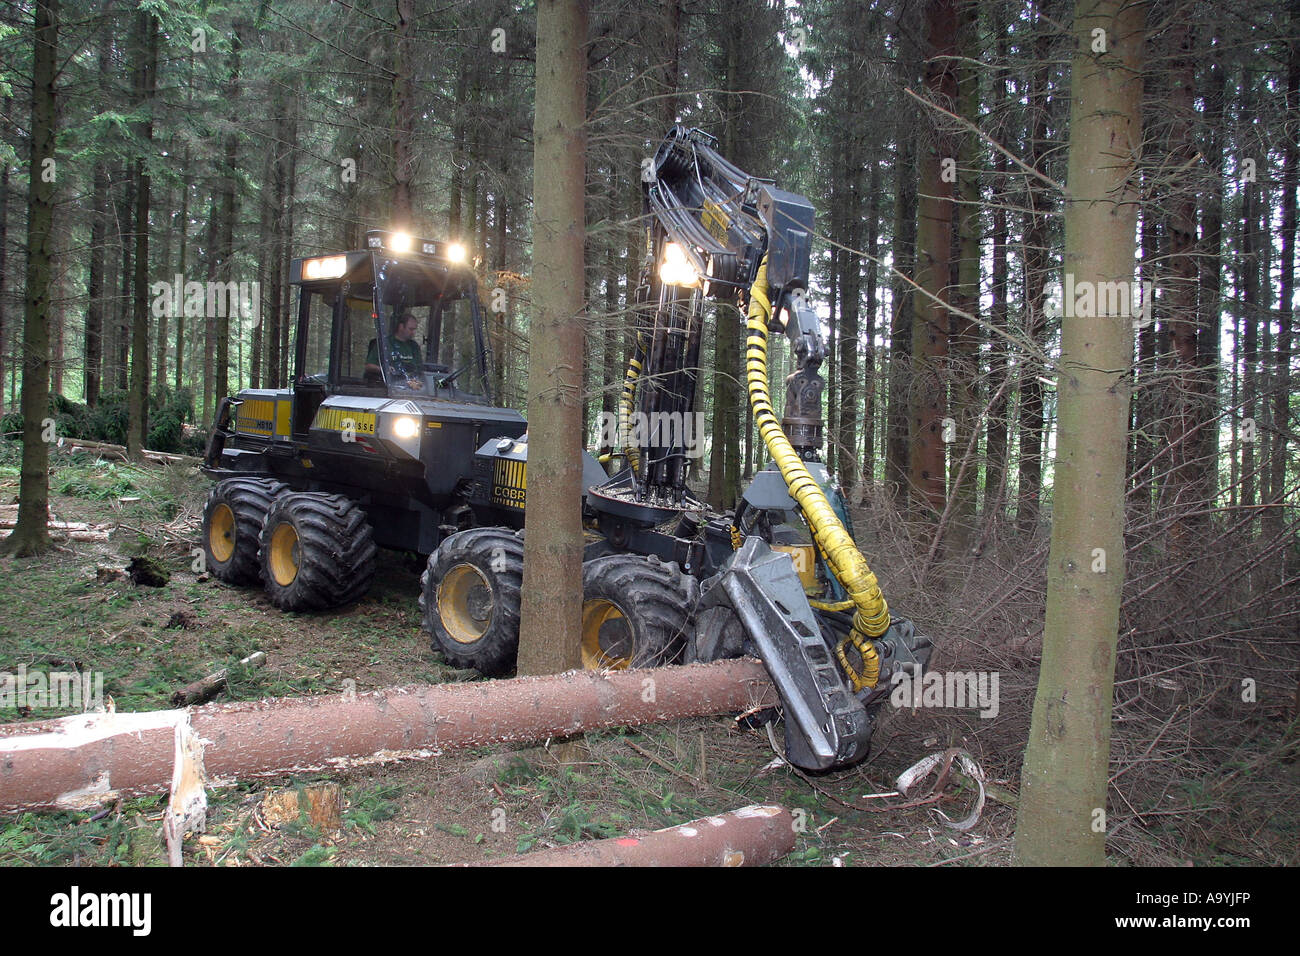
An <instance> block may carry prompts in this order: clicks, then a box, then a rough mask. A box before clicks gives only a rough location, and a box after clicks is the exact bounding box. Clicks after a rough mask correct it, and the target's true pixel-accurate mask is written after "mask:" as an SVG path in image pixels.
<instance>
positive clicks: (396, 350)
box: [366, 337, 424, 375]
mask: <svg viewBox="0 0 1300 956" xmlns="http://www.w3.org/2000/svg"><path fill="white" fill-rule="evenodd" d="M366 364H367V365H378V364H379V346H378V344H377V343H375V342H371V343H370V351H369V352H367V353H366ZM388 364H389V365H390V366H392V367H393V368H395V369H397V370H398V371H401V372H405V373H406V374H408V375H418V374H419V373H420V370H421V369H422V368H423V367H424V359H423V357H422V356H421V354H420V346H419V345H417V344H416V342H415V339H407V340H406V341H405V342H403V341H402V340H401V339H399V338H396V337H394V338H391V339H389V340H388Z"/></svg>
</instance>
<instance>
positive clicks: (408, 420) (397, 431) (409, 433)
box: [393, 415, 420, 438]
mask: <svg viewBox="0 0 1300 956" xmlns="http://www.w3.org/2000/svg"><path fill="white" fill-rule="evenodd" d="M393 434H394V435H395V436H397V437H398V438H414V437H415V436H416V435H418V434H420V422H419V420H418V419H415V418H412V417H411V416H410V415H401V416H399V417H397V418H395V419H393Z"/></svg>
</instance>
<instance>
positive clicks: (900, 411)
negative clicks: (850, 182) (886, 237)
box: [885, 128, 916, 504]
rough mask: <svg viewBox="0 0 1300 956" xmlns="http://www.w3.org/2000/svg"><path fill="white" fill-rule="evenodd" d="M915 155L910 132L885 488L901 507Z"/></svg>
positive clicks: (899, 187) (898, 205)
mask: <svg viewBox="0 0 1300 956" xmlns="http://www.w3.org/2000/svg"><path fill="white" fill-rule="evenodd" d="M915 160H916V153H915V132H914V131H913V130H912V129H910V128H908V129H905V130H904V131H903V133H902V138H901V141H900V142H899V143H898V151H897V157H896V167H895V169H894V229H893V237H894V250H893V253H894V254H893V259H894V270H895V271H896V272H897V273H898V274H897V275H895V276H894V282H893V286H894V289H893V293H894V294H893V303H892V308H893V314H892V315H891V317H890V323H889V408H888V410H887V412H886V426H887V434H886V436H885V486H886V488H888V489H889V491H890V493H891V494H893V495H895V496H897V500H898V501H899V503H900V504H901V503H905V502H906V501H907V500H908V498H909V495H908V492H907V473H908V449H909V444H910V443H909V442H908V431H909V428H908V418H907V404H908V403H907V395H908V391H909V390H910V386H911V378H912V376H911V355H912V323H913V321H914V316H913V298H914V295H913V293H912V289H911V286H909V285H908V284H907V283H906V282H904V281H903V279H902V278H901V277H902V276H907V275H911V273H912V269H913V266H914V263H915V262H916V179H915V176H916V161H915Z"/></svg>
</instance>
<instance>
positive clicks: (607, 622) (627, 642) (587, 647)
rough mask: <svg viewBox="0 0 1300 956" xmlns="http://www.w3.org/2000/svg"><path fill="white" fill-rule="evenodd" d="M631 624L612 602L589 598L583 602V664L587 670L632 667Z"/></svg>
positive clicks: (618, 669) (617, 669) (621, 610)
mask: <svg viewBox="0 0 1300 956" xmlns="http://www.w3.org/2000/svg"><path fill="white" fill-rule="evenodd" d="M632 645H633V639H632V625H631V622H629V621H628V619H627V615H626V614H624V613H623V609H622V608H620V607H619V606H618V605H617V604H615V603H614V602H613V601H607V600H605V599H604V598H592V599H591V600H590V601H586V602H584V603H583V605H582V666H583V667H585V668H586V669H587V670H589V671H596V670H615V671H621V670H626V669H627V668H629V667H631V666H632Z"/></svg>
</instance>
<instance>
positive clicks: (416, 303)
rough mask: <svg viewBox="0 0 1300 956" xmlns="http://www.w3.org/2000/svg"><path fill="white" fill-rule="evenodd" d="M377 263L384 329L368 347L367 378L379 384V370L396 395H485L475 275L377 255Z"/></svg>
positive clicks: (377, 302) (377, 315)
mask: <svg viewBox="0 0 1300 956" xmlns="http://www.w3.org/2000/svg"><path fill="white" fill-rule="evenodd" d="M375 267H376V275H375V286H374V300H373V306H374V320H375V321H376V324H377V326H378V328H377V331H378V332H379V335H378V336H377V337H376V338H375V339H374V340H373V341H372V342H371V343H370V345H369V348H368V349H367V354H366V361H365V365H366V375H367V377H368V378H370V380H371V381H372V382H375V383H376V384H378V381H377V380H378V379H379V377H380V376H382V380H383V381H384V382H386V383H387V385H388V389H389V391H390V392H391V393H392V394H394V395H398V394H400V395H403V396H406V397H412V396H415V395H422V394H423V395H430V396H435V395H436V396H438V397H440V398H453V399H456V400H460V401H487V400H488V395H489V391H488V377H487V363H486V359H485V355H484V350H483V326H482V319H481V317H480V315H479V310H478V299H477V295H476V289H475V286H474V280H473V278H472V277H470V276H467V275H465V274H463V273H452V272H451V270H449V269H447V268H446V267H445V266H442V265H440V264H438V263H436V262H425V261H420V260H411V259H384V258H378V259H377V260H376V263H375ZM367 304H368V303H367Z"/></svg>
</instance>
